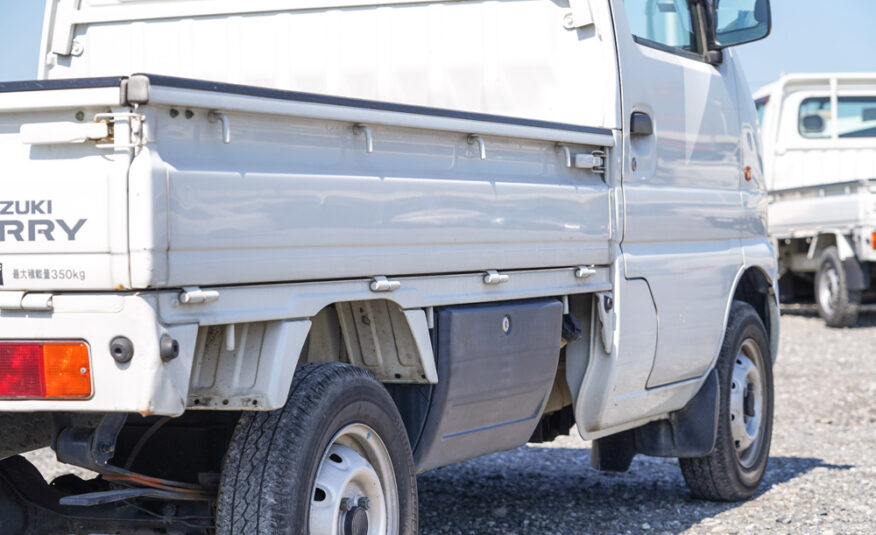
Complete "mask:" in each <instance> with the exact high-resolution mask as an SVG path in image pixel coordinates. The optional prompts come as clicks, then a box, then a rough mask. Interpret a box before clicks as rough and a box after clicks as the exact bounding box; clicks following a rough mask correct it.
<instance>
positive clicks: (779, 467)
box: [418, 446, 852, 535]
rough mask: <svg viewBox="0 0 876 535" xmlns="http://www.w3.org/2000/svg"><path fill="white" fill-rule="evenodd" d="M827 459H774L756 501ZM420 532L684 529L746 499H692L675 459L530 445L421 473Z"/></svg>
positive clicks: (576, 534)
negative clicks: (613, 466) (620, 468)
mask: <svg viewBox="0 0 876 535" xmlns="http://www.w3.org/2000/svg"><path fill="white" fill-rule="evenodd" d="M820 467H821V468H826V469H828V470H848V469H850V468H852V466H836V465H830V464H826V463H824V462H823V461H822V460H821V459H814V458H806V457H773V458H771V459H770V464H769V466H768V469H767V474H766V476H765V478H764V482H763V484H762V486H761V488H760V490H759V491H758V493H757V494H756V495H755V497H754V498H752V499H757V497H758V496H760V495H762V494H765V493H768V492H769V491H770V489H771V488H772V487H773V486H775V485H778V484H781V483H784V482H786V481H789V480H792V479H794V478H796V477H798V476H800V475H802V474H805V473H807V472H809V471H811V470H813V469H815V468H820ZM418 485H419V491H420V533H421V534H422V535H435V534H442V535H444V534H466V535H467V534H470V533H471V534H482V533H502V534H505V535H510V534H517V535H523V534H530V533H531V534H546V533H551V534H562V535H567V534H568V535H582V534H594V535H596V534H609V533H611V534H616V533H643V532H648V533H656V534H662V533H667V532H668V533H680V532H682V531H684V530H686V529H688V528H689V527H691V526H693V525H695V524H697V523H699V522H701V521H702V520H705V519H707V518H710V517H714V516H715V515H718V514H720V513H722V512H724V511H727V510H729V509H733V508H735V507H739V506H740V505H742V503H744V502H740V503H715V502H708V501H702V500H697V499H694V498H692V497H691V495H690V493H689V491H688V489H687V487H686V485H685V483H684V479H683V478H682V475H681V470H680V469H679V468H678V462H677V461H676V460H675V459H656V458H649V457H641V456H639V457H637V458H636V459H635V460H634V462H633V466H632V467H631V468H630V471H629V472H626V473H622V474H610V473H602V472H597V471H595V470H593V469H591V468H590V450H589V449H585V448H582V449H578V448H551V447H539V446H524V447H522V448H519V449H517V450H513V451H510V452H504V453H499V454H495V455H490V456H487V457H481V458H479V459H474V460H472V461H468V462H466V463H462V464H458V465H452V466H448V467H445V468H440V469H437V470H433V471H431V472H428V473H426V474H423V475H421V476H419V478H418Z"/></svg>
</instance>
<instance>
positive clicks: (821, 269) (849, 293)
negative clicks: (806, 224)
mask: <svg viewBox="0 0 876 535" xmlns="http://www.w3.org/2000/svg"><path fill="white" fill-rule="evenodd" d="M815 303H816V304H817V305H818V314H819V315H820V316H821V317H822V318H823V319H824V321H825V323H827V325H828V327H851V326H853V325H854V324H855V323H857V321H858V312H859V310H860V308H861V292H860V291H858V290H849V286H848V282H847V281H846V270H845V269H844V268H843V263H842V260H840V257H839V252H838V251H837V248H836V247H833V246H831V247H828V248H826V249H825V250H824V252H822V253H821V257H820V258H819V259H818V271H817V272H816V274H815Z"/></svg>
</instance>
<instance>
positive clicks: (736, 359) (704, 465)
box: [679, 301, 773, 502]
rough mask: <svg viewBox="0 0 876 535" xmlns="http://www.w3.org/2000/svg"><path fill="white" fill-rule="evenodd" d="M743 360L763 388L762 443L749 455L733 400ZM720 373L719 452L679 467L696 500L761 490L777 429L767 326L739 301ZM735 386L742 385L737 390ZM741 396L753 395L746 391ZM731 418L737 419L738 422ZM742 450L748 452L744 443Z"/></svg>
mask: <svg viewBox="0 0 876 535" xmlns="http://www.w3.org/2000/svg"><path fill="white" fill-rule="evenodd" d="M756 352H757V353H759V355H760V358H757V356H756V355H753V354H754V353H756ZM740 357H742V358H743V359H747V360H748V362H751V363H754V364H755V365H756V367H757V368H758V373H759V376H758V377H759V379H758V385H760V387H761V388H758V389H757V392H758V395H759V396H760V397H761V400H760V404H759V405H757V407H759V408H758V411H759V412H758V423H757V424H756V425H755V427H756V429H757V430H758V435H757V436H758V440H756V441H755V442H753V443H751V445H750V447H748V448H747V449H745V450H744V451H737V441H736V438H735V437H734V434H733V433H734V431H733V430H732V429H731V425H732V423H733V422H736V421H737V418H736V416H735V415H736V414H738V411H733V410H731V403H732V401H731V399H734V398H733V395H734V393H735V392H736V390H735V388H741V387H742V385H740V384H738V379H739V377H738V376H737V377H736V378H735V379H734V373H739V372H740V371H742V370H743V368H742V366H741V365H742V364H743V362H742V359H741V358H740ZM755 361H759V362H755ZM737 367H739V369H737ZM717 369H718V384H719V396H720V402H719V410H718V429H717V438H716V442H715V449H714V450H713V451H712V453H710V454H709V455H706V456H705V457H694V458H681V459H679V464H680V466H681V472H682V474H683V475H684V480H685V482H686V483H687V486H688V487H689V488H690V490H691V493H692V494H693V495H694V496H695V497H697V498H702V499H706V500H713V501H725V502H732V501H739V500H744V499H746V498H748V497H750V496H751V495H752V494H754V493H755V492H756V491H757V488H758V487H759V486H760V483H761V481H762V480H763V476H764V473H765V471H766V467H767V461H768V460H769V451H770V440H771V437H772V427H773V371H772V370H773V368H772V359H771V356H770V344H769V341H768V337H767V333H766V329H765V328H764V326H763V322H762V321H761V319H760V317H759V316H758V315H757V312H755V310H754V308H753V307H752V306H751V305H749V304H748V303H745V302H742V301H734V302H733V304H732V306H731V309H730V319H729V321H728V322H727V331H726V332H725V334H724V342H723V344H722V345H721V353H720V355H719V357H718V363H717ZM734 383H737V384H736V385H735V387H734ZM745 383H746V385H748V384H750V383H748V376H745ZM740 392H751V391H750V390H749V389H748V388H747V387H746V389H745V390H743V391H740ZM749 395H750V394H749ZM736 399H738V397H737V398H736ZM744 399H745V411H744V412H745V413H746V415H743V416H744V418H742V420H743V421H744V422H745V425H748V423H749V422H751V421H752V418H749V416H747V414H748V411H749V406H748V402H749V397H748V396H747V395H746V396H745V397H744ZM754 399H755V398H751V400H752V407H751V412H752V414H753V413H754V409H755V404H754ZM731 415H732V416H733V417H734V419H733V420H731ZM743 428H744V426H743ZM742 446H743V447H744V444H743V445H742Z"/></svg>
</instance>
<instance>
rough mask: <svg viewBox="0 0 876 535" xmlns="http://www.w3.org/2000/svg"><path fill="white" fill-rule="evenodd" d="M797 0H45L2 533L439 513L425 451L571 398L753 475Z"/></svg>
mask: <svg viewBox="0 0 876 535" xmlns="http://www.w3.org/2000/svg"><path fill="white" fill-rule="evenodd" d="M769 12H770V10H769V3H768V0H713V1H709V0H624V1H621V0H571V1H567V0H556V1H547V0H514V1H512V0H507V1H506V0H502V1H494V0H464V1H460V0H444V1H430V0H380V1H373V0H342V1H341V0H263V1H261V2H240V1H233V0H211V1H207V0H162V1H154V0H49V1H48V4H47V8H46V12H45V26H44V32H43V44H42V51H41V59H40V74H39V79H38V80H36V81H24V82H7V83H0V160H2V162H3V168H4V169H5V170H4V171H3V172H2V178H0V183H2V188H0V264H2V282H0V426H2V427H0V429H2V435H0V437H2V438H0V458H3V459H5V460H3V461H2V462H0V532H2V533H3V534H4V535H31V534H40V535H46V534H63V535H67V534H70V533H77V534H85V533H126V534H141V533H142V534H192V535H207V534H219V535H231V534H234V535H276V534H295V535H301V534H307V533H310V534H313V535H329V534H330V535H411V534H415V533H417V531H418V500H417V481H416V475H417V474H418V473H421V472H424V471H426V470H430V469H433V468H436V467H441V466H445V465H448V464H450V463H454V462H459V461H463V460H466V459H471V458H474V457H477V456H480V455H485V454H489V453H493V452H497V451H502V450H508V449H512V448H515V447H518V446H521V445H523V444H526V443H527V442H543V441H549V440H552V439H553V438H555V437H556V436H557V435H558V434H568V433H569V432H570V429H571V428H572V427H573V426H575V425H576V426H577V429H578V432H579V433H580V434H581V436H582V437H584V438H585V439H588V440H592V441H593V442H592V449H591V458H592V464H593V466H594V467H595V468H598V469H602V470H614V471H622V470H626V469H627V468H628V467H629V466H630V463H631V460H632V458H633V456H635V455H636V454H644V455H652V456H663V457H677V458H679V459H680V461H679V462H680V466H681V470H682V472H683V474H684V478H685V480H686V481H687V483H688V485H689V486H690V488H691V489H692V492H693V494H694V495H695V496H697V497H701V498H705V499H711V500H730V501H732V500H741V499H744V498H746V497H748V496H750V495H751V494H753V493H754V492H755V491H756V489H757V487H758V485H759V484H760V482H761V479H762V478H763V475H764V470H765V469H766V465H767V460H768V456H769V446H770V437H771V431H772V416H773V376H772V365H773V362H774V359H775V358H776V350H777V340H778V331H779V323H778V317H779V316H778V303H777V273H778V271H777V260H776V254H775V250H774V248H773V246H772V244H771V242H770V240H769V238H768V236H767V225H766V215H767V214H766V210H767V196H766V195H767V194H766V190H765V184H764V181H763V173H762V171H761V166H760V162H759V158H760V156H759V154H760V152H759V147H758V144H757V143H758V141H757V137H756V133H757V130H756V129H757V116H756V113H755V107H754V105H753V103H752V96H751V94H750V92H749V90H748V87H747V83H746V81H745V79H744V76H743V74H742V72H741V69H740V66H739V64H738V61H737V59H736V58H735V57H734V54H733V52H732V51H731V50H730V49H728V47H729V46H731V45H734V44H738V43H742V42H747V41H752V40H756V39H760V38H763V37H765V36H766V35H767V34H768V33H769V29H770V15H769ZM46 446H50V447H51V448H52V449H53V450H54V452H55V454H56V456H57V459H58V460H59V461H62V462H64V463H69V464H72V465H76V466H79V467H84V468H87V469H89V470H91V471H94V472H97V473H98V474H99V476H98V477H96V478H94V479H91V480H85V479H82V478H80V477H76V476H74V475H66V476H61V477H59V478H57V479H55V480H54V481H52V482H51V483H47V482H46V481H45V480H44V479H43V478H42V476H41V475H40V473H39V472H38V471H37V470H36V469H35V468H34V467H33V466H32V465H31V464H30V463H29V462H28V461H26V460H25V459H24V457H22V456H20V455H19V454H20V453H22V452H27V451H30V450H34V449H36V448H40V447H46ZM582 529H585V530H586V527H584V526H582Z"/></svg>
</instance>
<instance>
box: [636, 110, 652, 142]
mask: <svg viewBox="0 0 876 535" xmlns="http://www.w3.org/2000/svg"><path fill="white" fill-rule="evenodd" d="M653 133H654V123H653V122H652V121H651V116H650V115H648V114H647V113H645V112H643V111H634V112H633V114H632V115H631V116H630V135H631V136H650V135H651V134H653Z"/></svg>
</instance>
